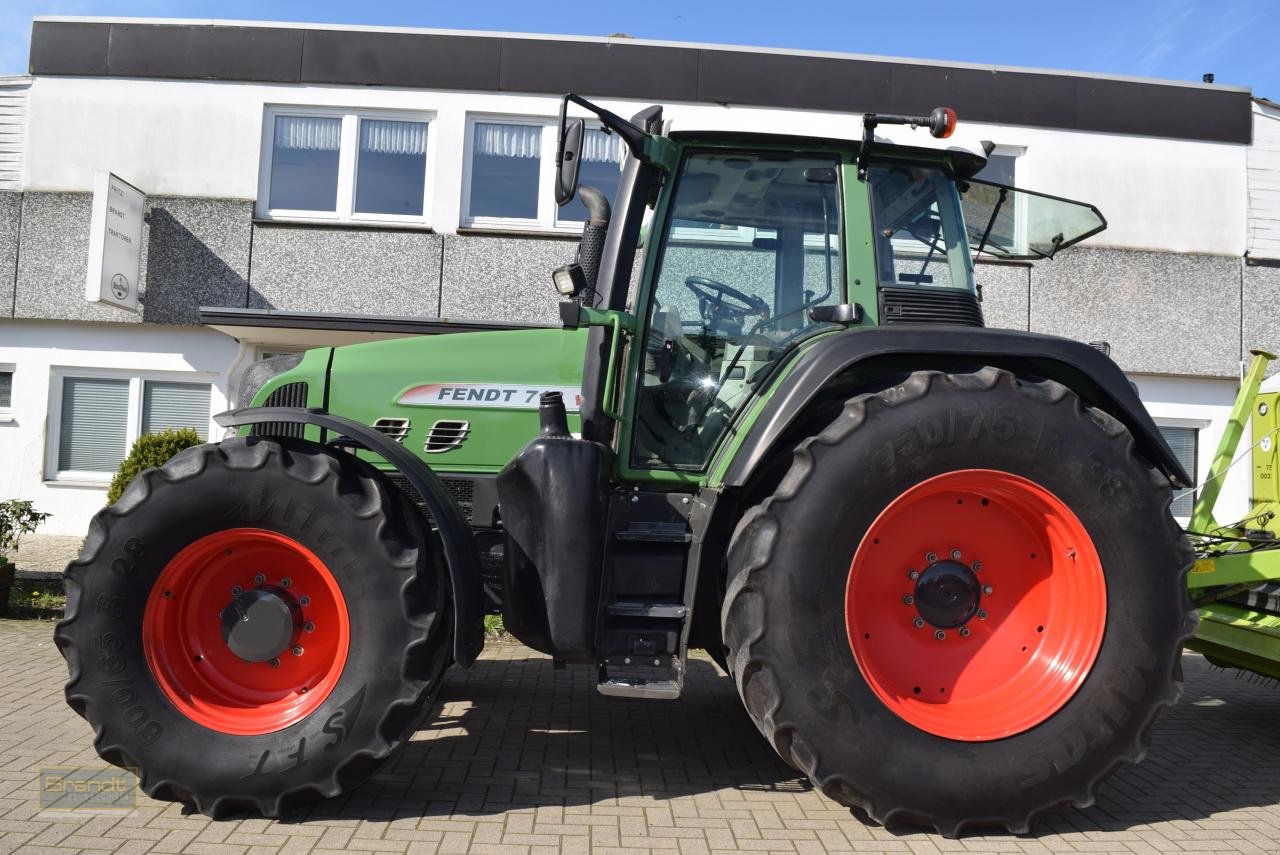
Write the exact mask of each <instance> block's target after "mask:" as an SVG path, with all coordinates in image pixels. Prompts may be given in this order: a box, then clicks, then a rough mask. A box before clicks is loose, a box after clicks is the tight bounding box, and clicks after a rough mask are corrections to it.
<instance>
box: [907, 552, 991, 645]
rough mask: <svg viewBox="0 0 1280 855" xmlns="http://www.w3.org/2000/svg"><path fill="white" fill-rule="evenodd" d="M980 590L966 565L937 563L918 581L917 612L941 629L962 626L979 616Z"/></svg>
mask: <svg viewBox="0 0 1280 855" xmlns="http://www.w3.org/2000/svg"><path fill="white" fill-rule="evenodd" d="M981 591H982V587H981V585H979V584H978V577H977V576H976V575H975V574H974V572H973V571H972V570H971V569H969V567H967V566H966V565H964V564H962V563H960V562H959V561H952V560H950V559H947V560H944V561H935V562H934V563H933V564H930V565H929V566H928V567H927V568H925V570H924V571H923V572H922V573H921V574H920V578H919V579H917V580H916V590H915V606H916V611H918V612H919V613H920V617H922V618H924V619H925V620H926V621H928V622H929V623H931V624H933V625H934V626H936V627H938V628H939V629H953V628H955V627H957V626H963V625H964V624H965V623H967V622H968V621H969V618H971V617H973V616H974V614H976V613H977V611H978V601H979V600H980V599H981Z"/></svg>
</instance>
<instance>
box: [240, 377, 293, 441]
mask: <svg viewBox="0 0 1280 855" xmlns="http://www.w3.org/2000/svg"><path fill="white" fill-rule="evenodd" d="M263 406H264V407H304V408H305V407H306V406H307V384H306V383H305V382H302V381H299V382H296V383H285V384H284V385H283V386H281V387H280V388H278V389H274V390H272V392H271V394H270V395H267V400H266V401H264V402H263ZM305 430H306V425H303V424H300V423H298V422H262V423H261V424H256V425H254V426H253V429H252V433H253V435H254V436H291V437H296V438H298V439H301V438H302V435H303V432H304V431H305Z"/></svg>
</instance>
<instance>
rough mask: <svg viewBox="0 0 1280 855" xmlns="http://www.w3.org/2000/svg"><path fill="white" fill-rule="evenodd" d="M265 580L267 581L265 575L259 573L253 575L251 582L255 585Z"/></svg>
mask: <svg viewBox="0 0 1280 855" xmlns="http://www.w3.org/2000/svg"><path fill="white" fill-rule="evenodd" d="M265 581H267V577H266V576H264V575H263V574H261V573H259V574H258V575H256V576H254V577H253V584H255V585H261V584H262V583H263V582H265Z"/></svg>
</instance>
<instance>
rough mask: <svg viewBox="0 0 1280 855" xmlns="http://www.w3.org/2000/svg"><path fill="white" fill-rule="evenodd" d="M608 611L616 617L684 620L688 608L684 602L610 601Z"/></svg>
mask: <svg viewBox="0 0 1280 855" xmlns="http://www.w3.org/2000/svg"><path fill="white" fill-rule="evenodd" d="M608 612H609V614H611V615H616V616H618V617H636V618H663V619H667V620H684V616H685V615H686V614H688V612H689V610H688V609H687V608H685V606H684V603H644V602H631V601H625V602H617V603H610V604H609V607H608Z"/></svg>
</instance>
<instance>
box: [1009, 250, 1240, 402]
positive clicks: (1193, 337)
mask: <svg viewBox="0 0 1280 855" xmlns="http://www.w3.org/2000/svg"><path fill="white" fill-rule="evenodd" d="M1241 264H1242V260H1241V259H1239V258H1230V257H1226V256H1209V255H1184V254H1178V253H1169V252H1138V251H1130V250H1114V249H1089V248H1086V247H1076V248H1073V249H1069V250H1066V251H1064V252H1062V253H1060V254H1059V255H1058V256H1057V257H1056V258H1054V259H1053V260H1052V261H1047V262H1038V263H1037V264H1036V266H1035V270H1034V272H1033V274H1032V279H1031V329H1032V330H1033V331H1035V332H1046V333H1052V334H1054V335H1061V336H1066V337H1068V338H1074V339H1079V340H1081V341H1095V340H1103V341H1108V342H1110V343H1111V356H1112V358H1114V359H1115V360H1116V361H1117V362H1118V363H1119V364H1120V366H1121V367H1122V368H1124V369H1125V370H1126V371H1131V372H1137V373H1150V374H1182V375H1203V376H1218V377H1231V376H1235V375H1236V374H1237V372H1238V363H1239V359H1240V330H1241V318H1240V268H1241Z"/></svg>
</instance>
